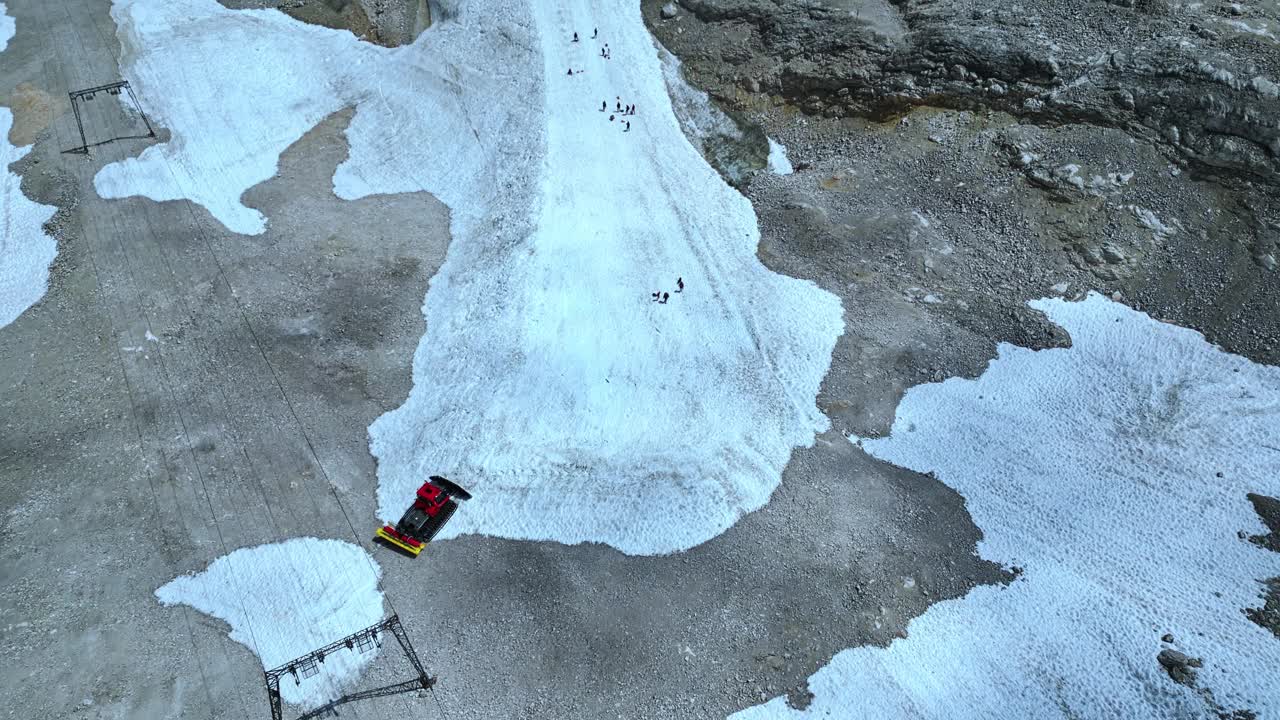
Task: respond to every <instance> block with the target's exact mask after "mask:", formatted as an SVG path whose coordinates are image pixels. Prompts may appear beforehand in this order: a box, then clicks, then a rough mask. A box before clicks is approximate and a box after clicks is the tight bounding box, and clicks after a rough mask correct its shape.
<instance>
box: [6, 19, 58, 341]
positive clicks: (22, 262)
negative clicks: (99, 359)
mask: <svg viewBox="0 0 1280 720" xmlns="http://www.w3.org/2000/svg"><path fill="white" fill-rule="evenodd" d="M3 10H4V6H3V5H0V51H2V50H3V48H4V46H5V45H7V44H8V40H9V37H12V36H13V18H10V17H8V16H6V15H3V14H2V13H3ZM6 21H7V24H6ZM6 30H7V35H6ZM11 127H13V113H12V112H11V111H10V110H9V108H3V107H0V327H4V326H5V325H8V324H9V323H11V322H13V321H14V320H16V319H17V318H18V316H19V315H21V314H22V313H23V312H24V311H26V309H27V308H29V307H31V306H32V305H34V304H36V302H37V301H38V300H39V299H40V298H41V297H43V296H44V293H45V290H46V289H48V285H49V263H51V262H53V258H54V256H55V255H57V253H58V244H57V243H56V242H55V241H54V239H53V238H51V237H49V236H48V235H46V234H45V233H44V230H43V226H44V224H45V223H46V222H47V221H48V220H49V218H51V217H53V213H54V212H55V211H56V210H57V208H55V207H53V206H52V205H41V204H39V203H35V202H32V201H31V200H28V199H27V196H25V195H23V194H22V188H21V185H22V178H20V177H18V176H17V175H15V174H13V173H12V172H10V171H9V165H10V163H14V162H17V161H18V160H21V159H22V158H23V157H24V156H25V155H26V154H27V153H29V152H31V148H30V147H23V148H19V147H14V146H13V145H10V144H9V128H11Z"/></svg>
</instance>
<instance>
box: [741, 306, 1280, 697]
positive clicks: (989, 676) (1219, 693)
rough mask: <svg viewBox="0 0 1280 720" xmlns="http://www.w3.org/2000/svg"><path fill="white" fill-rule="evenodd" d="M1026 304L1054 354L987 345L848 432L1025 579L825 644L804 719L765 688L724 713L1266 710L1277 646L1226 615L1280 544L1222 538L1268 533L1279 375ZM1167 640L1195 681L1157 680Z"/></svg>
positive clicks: (1147, 323)
mask: <svg viewBox="0 0 1280 720" xmlns="http://www.w3.org/2000/svg"><path fill="white" fill-rule="evenodd" d="M1031 304H1032V306H1033V307H1035V308H1037V309H1039V310H1041V311H1043V312H1045V314H1047V315H1048V316H1049V318H1050V319H1051V320H1053V321H1054V322H1056V323H1058V324H1060V325H1062V326H1063V327H1064V328H1066V329H1067V330H1068V331H1069V332H1070V334H1071V339H1072V347H1071V348H1069V349H1054V350H1043V351H1040V352H1033V351H1030V350H1026V349H1023V348H1019V347H1014V346H1011V345H1002V346H1000V349H999V354H998V357H997V358H996V359H995V360H993V361H992V362H991V364H990V366H989V367H988V368H987V370H986V372H985V373H984V374H983V375H982V376H981V377H979V378H977V379H976V380H963V379H957V378H953V379H950V380H947V381H945V382H943V383H939V384H931V385H923V386H919V387H916V388H912V389H911V390H909V391H908V392H907V394H906V396H905V397H904V399H903V401H902V403H901V404H900V405H899V407H898V412H897V417H896V419H895V421H894V425H893V429H892V432H891V434H890V436H888V437H886V438H882V439H875V440H861V441H860V442H861V445H862V447H863V448H864V449H866V450H867V452H869V453H871V454H872V455H874V456H876V457H878V458H881V459H883V460H886V461H888V462H892V463H894V464H897V465H901V466H904V467H908V468H911V469H913V470H916V471H919V472H933V473H936V475H937V477H938V479H940V480H941V481H942V482H944V483H946V484H947V485H949V486H951V487H953V488H955V489H956V490H957V491H958V492H960V493H961V494H962V495H963V496H964V497H965V500H966V503H967V507H968V509H969V512H970V513H971V514H972V515H973V519H974V522H975V523H976V524H977V525H978V527H979V528H981V529H982V531H983V534H984V538H983V540H982V541H981V542H980V543H979V545H978V550H979V553H980V554H981V555H982V557H984V558H987V559H990V560H993V561H996V562H999V563H1001V564H1003V565H1005V566H1006V567H1013V566H1016V567H1019V568H1021V575H1020V576H1019V577H1018V578H1017V580H1015V581H1014V582H1013V583H1012V584H1011V585H1009V586H1008V587H991V586H984V587H979V588H975V589H974V590H973V591H971V592H970V593H969V594H968V595H967V596H965V597H963V598H959V599H956V600H951V601H946V602H942V603H938V604H937V605H934V606H932V607H930V608H929V609H928V611H926V612H925V613H924V615H922V616H920V617H919V618H917V619H916V620H915V621H913V622H912V623H911V624H910V626H909V628H908V636H907V637H906V638H905V639H901V640H896V641H895V642H893V643H892V644H891V645H890V646H889V647H888V648H883V649H882V648H871V647H862V648H855V649H851V650H846V651H844V652H842V653H840V654H838V655H837V656H836V657H835V658H833V659H832V661H831V663H830V664H829V665H828V666H827V667H825V668H823V669H822V670H820V671H819V672H817V673H816V674H815V675H813V676H812V677H811V678H810V681H809V685H810V689H811V690H812V691H813V692H814V694H815V696H816V697H815V700H814V702H813V703H812V704H811V705H810V706H809V708H808V709H807V710H806V711H804V712H800V711H795V710H792V709H790V708H788V707H787V706H786V702H785V698H776V699H774V700H772V701H770V702H769V703H767V704H765V705H762V706H759V707H756V708H752V709H749V710H746V711H743V712H741V713H738V714H735V715H734V716H733V717H734V718H737V719H738V720H755V719H757V718H784V717H785V718H801V717H851V718H853V717H921V718H926V717H928V718H954V717H974V718H1008V717H1028V718H1030V717H1034V718H1057V717H1062V718H1068V717H1073V718H1074V717H1090V718H1092V717H1099V718H1100V717H1123V718H1175V717H1217V713H1218V708H1221V709H1223V710H1225V711H1226V712H1227V713H1230V712H1231V711H1235V710H1245V709H1248V710H1252V711H1254V712H1256V713H1257V715H1258V717H1272V716H1276V715H1277V714H1280V686H1278V685H1277V684H1276V682H1275V668H1277V667H1280V643H1277V642H1276V638H1275V637H1274V636H1272V635H1271V634H1270V633H1269V632H1268V631H1267V630H1265V629H1263V628H1261V627H1259V626H1258V625H1256V624H1254V623H1252V622H1251V621H1250V620H1249V619H1248V618H1246V616H1245V615H1244V612H1243V609H1244V608H1251V607H1259V606H1261V605H1262V598H1261V594H1262V592H1263V590H1264V587H1263V585H1262V582H1261V581H1263V580H1265V579H1266V578H1271V577H1276V576H1280V555H1277V554H1276V553H1272V552H1268V551H1266V550H1263V549H1261V548H1260V547H1258V546H1256V545H1254V544H1252V543H1250V542H1249V541H1248V540H1245V539H1241V538H1240V537H1238V536H1237V532H1238V531H1244V532H1245V533H1247V534H1264V533H1265V532H1266V528H1265V527H1264V526H1263V525H1262V523H1261V521H1260V519H1259V518H1258V516H1257V515H1256V514H1255V512H1254V511H1253V508H1252V506H1251V505H1250V503H1249V502H1248V501H1247V499H1246V493H1250V492H1255V493H1262V494H1266V495H1270V496H1277V495H1280V451H1276V450H1275V449H1273V448H1274V447H1276V446H1277V445H1278V444H1277V437H1280V435H1278V432H1277V428H1278V427H1280V368H1275V367H1269V366H1262V365H1255V364H1253V363H1251V362H1249V361H1248V360H1246V359H1244V358H1241V357H1238V356H1235V355H1230V354H1227V353H1225V352H1223V351H1222V350H1220V349H1218V348H1216V347H1214V346H1212V345H1210V344H1208V343H1207V342H1205V340H1204V339H1203V337H1202V336H1201V335H1200V334H1199V333H1196V332H1193V331H1191V330H1187V329H1184V328H1179V327H1175V326H1172V325H1167V324H1163V323H1160V322H1157V321H1155V320H1152V319H1151V318H1149V317H1148V316H1146V315H1144V314H1142V313H1139V312H1136V311H1134V310H1131V309H1129V308H1127V307H1124V306H1123V305H1120V304H1117V303H1113V302H1111V301H1109V300H1106V299H1104V298H1103V297H1101V296H1099V295H1096V294H1095V295H1091V296H1090V297H1088V299H1086V300H1084V301H1082V302H1078V303H1070V302H1065V301H1063V300H1059V299H1051V300H1040V301H1036V302H1033V303H1031ZM1268 445H1270V446H1272V448H1268V447H1267V446H1268ZM1218 473H1221V477H1219V476H1218ZM1165 633H1172V634H1173V636H1174V643H1173V644H1171V645H1167V644H1165V643H1162V642H1161V637H1162V636H1163V635H1164V634H1165ZM1165 647H1172V648H1175V649H1177V650H1180V651H1182V652H1185V653H1187V654H1188V655H1191V656H1193V657H1199V658H1202V659H1203V661H1204V666H1203V668H1201V669H1200V670H1199V671H1198V681H1197V682H1198V687H1199V688H1200V689H1199V690H1193V689H1190V688H1187V687H1184V686H1181V685H1177V684H1174V683H1173V682H1172V681H1171V680H1170V679H1169V677H1168V676H1167V675H1166V674H1165V673H1164V671H1163V669H1162V668H1161V666H1160V665H1159V664H1158V663H1157V661H1156V655H1157V654H1158V653H1159V652H1160V650H1161V649H1162V648H1165ZM1213 703H1216V705H1217V706H1218V707H1214V706H1213ZM961 708H962V709H963V710H962V711H961V710H959V709H961Z"/></svg>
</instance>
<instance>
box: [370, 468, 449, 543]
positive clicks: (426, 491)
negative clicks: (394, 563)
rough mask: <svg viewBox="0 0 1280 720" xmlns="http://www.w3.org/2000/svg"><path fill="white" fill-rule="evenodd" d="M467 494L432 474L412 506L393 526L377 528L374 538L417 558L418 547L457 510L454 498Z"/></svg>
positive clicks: (444, 479) (436, 531) (438, 529)
mask: <svg viewBox="0 0 1280 720" xmlns="http://www.w3.org/2000/svg"><path fill="white" fill-rule="evenodd" d="M470 499H471V493H469V492H467V491H466V490H463V489H462V488H461V487H459V486H458V485H457V484H456V483H453V482H451V481H450V480H449V479H448V478H443V477H440V476H439V475H432V476H431V477H430V478H429V479H428V480H427V481H426V482H425V483H423V484H422V487H420V488H418V497H417V498H415V499H414V501H413V505H411V506H410V507H409V509H408V510H406V511H405V512H404V516H403V517H401V518H400V522H398V523H396V526H395V527H391V526H390V525H383V526H382V527H380V528H378V531H377V533H375V535H376V536H377V537H376V538H375V540H377V541H379V542H382V543H383V544H385V545H388V546H389V547H391V548H392V549H394V550H400V551H402V552H404V553H407V554H408V555H410V556H411V557H418V553H421V552H422V548H423V547H425V546H426V544H427V543H429V542H431V538H433V537H435V536H436V533H438V532H440V528H442V527H444V524H445V523H447V522H449V518H451V517H453V513H454V512H456V511H457V510H458V501H460V500H470Z"/></svg>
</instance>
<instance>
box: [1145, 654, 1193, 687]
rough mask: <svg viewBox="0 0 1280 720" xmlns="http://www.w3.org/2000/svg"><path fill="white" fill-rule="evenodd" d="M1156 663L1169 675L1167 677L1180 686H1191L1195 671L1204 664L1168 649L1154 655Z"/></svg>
mask: <svg viewBox="0 0 1280 720" xmlns="http://www.w3.org/2000/svg"><path fill="white" fill-rule="evenodd" d="M1156 661H1157V662H1159V663H1160V666H1161V667H1163V668H1164V671H1165V672H1166V673H1168V674H1169V677H1170V678H1171V679H1172V680H1173V681H1174V682H1176V683H1179V684H1181V685H1187V686H1193V685H1195V681H1196V671H1195V669H1196V668H1198V667H1201V666H1202V665H1203V664H1204V662H1203V661H1202V660H1201V659H1200V658H1194V657H1191V656H1190V655H1187V654H1186V653H1182V652H1179V651H1177V650H1170V649H1168V648H1166V649H1164V650H1161V651H1160V654H1159V655H1156Z"/></svg>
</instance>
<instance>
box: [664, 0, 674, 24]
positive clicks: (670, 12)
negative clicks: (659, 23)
mask: <svg viewBox="0 0 1280 720" xmlns="http://www.w3.org/2000/svg"><path fill="white" fill-rule="evenodd" d="M676 12H677V10H676V4H675V3H673V2H669V3H667V4H666V5H663V6H662V18H663V19H664V20H670V19H671V18H673V17H675V16H676Z"/></svg>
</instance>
